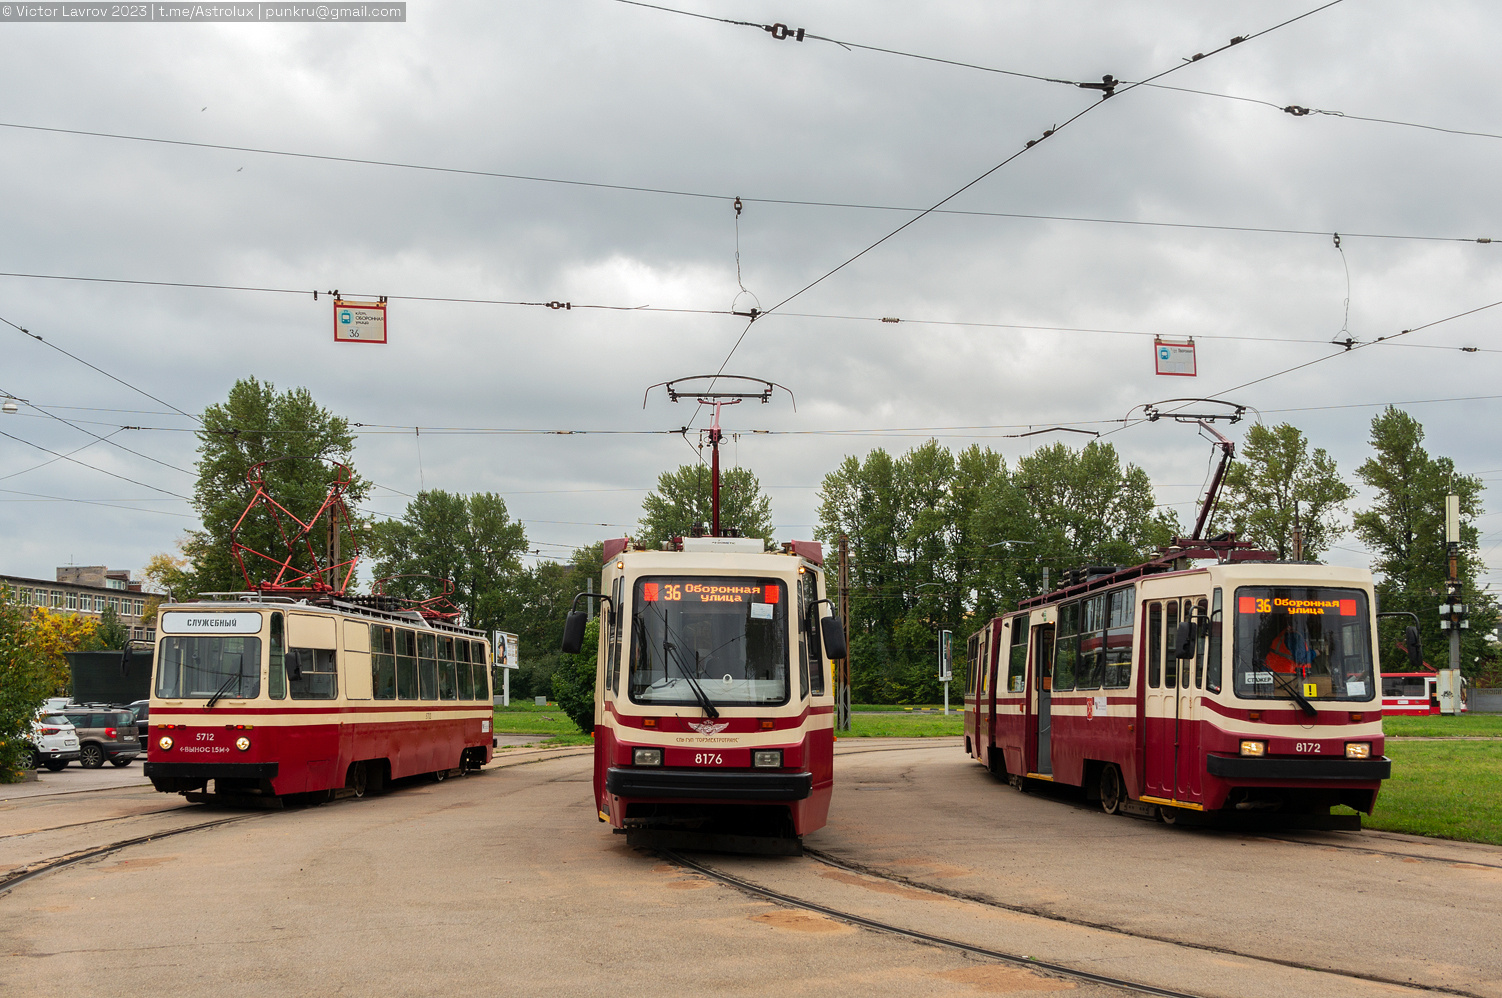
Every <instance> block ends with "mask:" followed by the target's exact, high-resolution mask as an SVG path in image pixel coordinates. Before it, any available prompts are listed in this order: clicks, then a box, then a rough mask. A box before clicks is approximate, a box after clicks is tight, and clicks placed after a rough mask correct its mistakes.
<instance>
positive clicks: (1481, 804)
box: [1362, 741, 1502, 845]
mask: <svg viewBox="0 0 1502 998" xmlns="http://www.w3.org/2000/svg"><path fill="white" fill-rule="evenodd" d="M1387 757H1388V758H1389V759H1391V760H1392V778H1391V779H1389V780H1388V781H1387V782H1386V783H1384V784H1382V792H1381V793H1379V794H1378V795H1377V807H1376V809H1375V810H1374V812H1373V813H1372V815H1371V817H1369V818H1363V819H1362V824H1363V825H1365V826H1366V827H1367V828H1378V829H1381V830H1382V831H1386V832H1404V833H1407V834H1409V835H1428V836H1432V837H1434V838H1441V839H1458V840H1460V841H1463V842H1487V843H1490V844H1492V845H1502V741H1496V742H1464V741H1454V742H1451V741H1443V742H1388V743H1387Z"/></svg>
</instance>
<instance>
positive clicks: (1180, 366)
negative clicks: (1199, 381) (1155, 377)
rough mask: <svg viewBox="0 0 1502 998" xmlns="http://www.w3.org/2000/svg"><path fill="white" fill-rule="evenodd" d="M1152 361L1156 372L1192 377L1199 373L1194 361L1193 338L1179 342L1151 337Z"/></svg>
mask: <svg viewBox="0 0 1502 998" xmlns="http://www.w3.org/2000/svg"><path fill="white" fill-rule="evenodd" d="M1153 363H1154V365H1155V367H1154V370H1155V371H1156V373H1158V374H1170V375H1174V376H1176V377H1180V378H1192V377H1194V376H1195V375H1197V374H1198V373H1199V371H1198V370H1197V369H1196V368H1195V363H1194V339H1193V337H1191V338H1190V339H1188V340H1186V341H1184V342H1179V341H1176V340H1165V339H1163V338H1162V337H1161V336H1154V337H1153Z"/></svg>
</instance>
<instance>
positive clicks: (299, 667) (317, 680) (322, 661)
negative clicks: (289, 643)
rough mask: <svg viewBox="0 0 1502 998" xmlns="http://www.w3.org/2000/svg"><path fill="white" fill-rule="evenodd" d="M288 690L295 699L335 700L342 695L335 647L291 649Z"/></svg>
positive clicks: (288, 659) (288, 651) (288, 665)
mask: <svg viewBox="0 0 1502 998" xmlns="http://www.w3.org/2000/svg"><path fill="white" fill-rule="evenodd" d="M287 673H288V675H287V688H288V690H289V691H291V693H292V699H294V700H332V699H334V698H335V697H337V696H338V695H339V676H338V668H337V666H336V664H335V660H334V650H333V649H332V648H288V649H287Z"/></svg>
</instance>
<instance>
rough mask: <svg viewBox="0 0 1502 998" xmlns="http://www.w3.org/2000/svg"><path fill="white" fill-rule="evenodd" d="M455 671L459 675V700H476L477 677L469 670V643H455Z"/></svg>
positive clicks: (459, 641) (461, 641) (460, 641)
mask: <svg viewBox="0 0 1502 998" xmlns="http://www.w3.org/2000/svg"><path fill="white" fill-rule="evenodd" d="M454 671H455V672H457V673H458V674H459V699H460V700H473V699H474V698H475V676H474V673H473V672H471V671H470V669H469V642H468V641H463V640H458V641H455V642H454Z"/></svg>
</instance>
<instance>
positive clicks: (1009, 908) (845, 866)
mask: <svg viewBox="0 0 1502 998" xmlns="http://www.w3.org/2000/svg"><path fill="white" fill-rule="evenodd" d="M803 853H804V857H805V858H807V859H809V860H811V861H813V862H816V863H819V864H822V865H824V866H828V867H831V868H833V869H836V870H840V871H842V872H845V873H852V874H857V875H859V876H864V877H870V878H872V879H875V880H880V881H883V882H885V883H890V884H894V885H898V886H901V887H905V888H907V889H909V890H917V891H922V892H924V893H927V894H932V895H934V896H936V897H941V898H947V899H949V900H954V901H964V902H968V903H971V904H977V905H981V906H983V907H987V908H994V909H997V910H1000V911H1006V912H1010V913H1012V914H1017V915H1027V916H1031V917H1034V918H1041V919H1047V920H1049V921H1053V922H1059V923H1061V924H1064V925H1071V926H1075V927H1078V928H1083V929H1092V930H1095V931H1098V932H1109V933H1111V934H1113V935H1117V936H1123V937H1126V938H1130V939H1140V940H1142V941H1144V942H1153V943H1160V944H1163V945H1168V946H1176V947H1180V948H1183V949H1192V950H1198V951H1200V952H1205V953H1213V954H1216V955H1218V956H1230V957H1236V958H1238V959H1242V960H1251V961H1255V962H1257V963H1264V964H1269V965H1273V966H1279V967H1286V968H1289V969H1292V970H1299V971H1304V972H1307V973H1311V974H1321V975H1330V976H1334V977H1341V978H1345V979H1347V980H1353V981H1364V982H1369V983H1372V984H1382V985H1386V986H1389V987H1397V988H1403V989H1405V990H1408V991H1412V992H1417V993H1423V992H1431V993H1439V994H1449V995H1457V996H1459V998H1487V996H1485V995H1482V994H1480V993H1478V992H1474V991H1467V990H1465V989H1463V988H1454V987H1449V986H1446V985H1442V984H1427V983H1426V984H1420V983H1417V982H1415V981H1412V980H1398V979H1396V978H1391V977H1383V976H1382V975H1380V974H1367V973H1361V972H1359V971H1352V970H1345V969H1342V968H1337V967H1312V966H1310V965H1309V964H1308V963H1307V962H1301V961H1298V960H1290V959H1283V958H1280V957H1270V956H1264V955H1260V954H1256V953H1247V952H1244V951H1242V950H1236V949H1231V948H1229V947H1225V946H1216V945H1212V944H1209V943H1196V942H1191V941H1187V940H1183V939H1175V938H1173V937H1171V936H1163V935H1155V934H1153V933H1147V932H1134V931H1131V930H1129V929H1123V928H1121V927H1120V926H1116V925H1111V924H1109V923H1105V922H1096V921H1091V920H1089V919H1082V918H1074V917H1071V916H1069V915H1064V914H1060V913H1058V912H1052V911H1048V910H1045V909H1040V908H1034V907H1031V906H1028V905H1019V904H1008V903H1006V902H1004V901H998V900H996V899H995V898H990V897H986V896H985V895H981V894H974V893H970V892H966V891H956V890H951V889H948V888H945V887H940V886H938V885H936V884H931V883H927V882H925V881H922V880H916V879H913V878H911V877H904V876H902V875H900V874H894V873H890V872H888V871H885V870H881V869H879V868H877V867H873V866H869V865H866V864H862V863H855V862H852V861H849V860H845V859H841V858H839V857H837V856H833V855H830V854H829V853H826V852H822V851H820V850H817V849H809V848H807V847H805V848H804V851H803ZM1384 855H1388V854H1384ZM674 859H675V861H677V860H679V859H681V857H677V856H675V857H674ZM685 863H686V864H688V865H692V861H686V860H685ZM694 868H695V869H699V867H698V866H695V867H694ZM700 872H703V871H702V870H701V871H700ZM706 876H713V877H714V878H715V879H720V876H719V875H717V874H709V873H706ZM724 876H727V877H729V876H730V875H729V874H726V875H724ZM731 879H737V880H738V879H739V878H734V877H732V878H731ZM747 883H748V884H749V882H747ZM757 892H758V893H761V891H760V890H759V889H758V890H757ZM773 893H775V892H773ZM788 903H791V904H795V905H797V906H799V907H805V905H804V904H803V903H802V902H800V901H798V900H796V899H792V900H790V901H789V902H788ZM810 910H813V909H810ZM824 913H825V914H830V915H832V917H836V918H846V917H847V916H846V915H843V914H838V913H833V912H824ZM848 920H851V921H857V922H859V921H860V916H850V917H849V919H848ZM920 935H921V934H920ZM938 941H939V942H940V944H941V945H948V944H947V943H944V942H943V941H942V940H938ZM958 948H961V949H970V947H969V946H968V944H964V945H961V946H959V947H958ZM1008 962H1012V963H1017V964H1019V965H1024V966H1031V967H1035V968H1040V969H1042V968H1046V969H1049V970H1050V972H1058V973H1068V974H1071V975H1072V976H1077V977H1079V978H1080V979H1082V980H1084V979H1088V980H1092V981H1095V982H1097V983H1103V984H1105V983H1111V984H1115V986H1118V987H1132V988H1134V989H1135V990H1139V991H1144V993H1148V994H1179V993H1180V992H1173V991H1166V990H1161V989H1158V990H1151V989H1148V988H1147V986H1143V985H1136V984H1131V983H1130V982H1114V981H1111V980H1109V979H1107V978H1102V977H1098V976H1089V977H1085V976H1081V975H1082V974H1083V973H1084V972H1079V971H1074V970H1070V969H1068V968H1063V969H1058V970H1057V971H1055V969H1054V967H1053V965H1048V964H1044V963H1041V962H1039V961H1036V960H1031V959H1024V958H1022V957H1018V956H1016V955H1015V954H1013V955H1010V956H1008Z"/></svg>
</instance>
